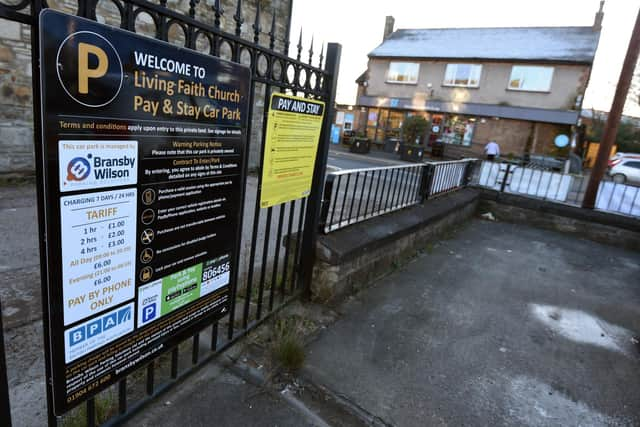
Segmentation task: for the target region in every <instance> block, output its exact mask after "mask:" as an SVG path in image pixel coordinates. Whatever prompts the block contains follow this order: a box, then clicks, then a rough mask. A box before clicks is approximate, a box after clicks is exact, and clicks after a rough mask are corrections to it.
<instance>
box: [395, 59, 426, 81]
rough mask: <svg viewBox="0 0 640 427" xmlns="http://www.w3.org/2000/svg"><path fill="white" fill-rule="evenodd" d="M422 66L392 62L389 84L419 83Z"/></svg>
mask: <svg viewBox="0 0 640 427" xmlns="http://www.w3.org/2000/svg"><path fill="white" fill-rule="evenodd" d="M419 70H420V64H417V63H415V62H390V63H389V72H388V73H387V82H389V83H405V84H416V83H418V71H419Z"/></svg>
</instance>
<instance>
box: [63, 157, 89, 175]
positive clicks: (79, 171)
mask: <svg viewBox="0 0 640 427" xmlns="http://www.w3.org/2000/svg"><path fill="white" fill-rule="evenodd" d="M90 156H91V155H89V157H90ZM90 174H91V164H90V163H89V161H88V160H87V159H85V158H84V157H75V158H73V159H71V161H70V162H69V165H68V166H67V181H83V180H85V179H87V177H88V176H89V175H90Z"/></svg>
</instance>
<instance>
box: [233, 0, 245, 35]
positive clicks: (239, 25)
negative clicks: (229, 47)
mask: <svg viewBox="0 0 640 427" xmlns="http://www.w3.org/2000/svg"><path fill="white" fill-rule="evenodd" d="M233 19H234V20H235V21H236V36H240V34H241V33H242V23H243V22H244V19H243V18H242V0H238V3H237V6H236V14H235V15H233Z"/></svg>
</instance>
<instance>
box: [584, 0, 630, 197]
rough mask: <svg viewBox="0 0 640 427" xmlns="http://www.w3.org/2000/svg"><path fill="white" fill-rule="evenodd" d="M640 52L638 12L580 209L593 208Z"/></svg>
mask: <svg viewBox="0 0 640 427" xmlns="http://www.w3.org/2000/svg"><path fill="white" fill-rule="evenodd" d="M639 51H640V10H639V11H638V15H637V16H636V23H635V26H634V27H633V33H631V40H630V41H629V48H628V49H627V55H626V57H625V59H624V64H623V66H622V71H621V72H620V79H619V80H618V86H617V87H616V94H615V97H614V98H613V104H612V105H611V111H609V117H607V124H606V126H605V128H604V133H603V135H602V141H600V147H599V149H598V156H597V157H596V164H595V165H594V166H593V169H592V170H591V176H590V177H589V185H588V186H587V191H586V192H585V195H584V200H583V202H582V207H583V208H587V209H593V208H594V207H595V202H596V196H597V195H598V188H599V187H600V181H602V177H603V176H604V173H605V171H606V169H607V161H608V159H609V153H610V152H611V147H613V143H614V142H615V140H616V134H617V133H618V126H619V125H620V117H621V116H622V110H623V108H624V103H625V101H626V99H627V93H628V92H629V87H630V86H631V79H632V78H633V70H634V68H635V66H636V62H637V61H638V52H639Z"/></svg>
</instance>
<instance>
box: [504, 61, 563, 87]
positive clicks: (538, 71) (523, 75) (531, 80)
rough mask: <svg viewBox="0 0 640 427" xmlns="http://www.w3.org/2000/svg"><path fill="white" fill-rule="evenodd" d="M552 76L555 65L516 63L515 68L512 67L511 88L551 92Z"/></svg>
mask: <svg viewBox="0 0 640 427" xmlns="http://www.w3.org/2000/svg"><path fill="white" fill-rule="evenodd" d="M552 78H553V67H537V66H531V65H514V66H513V68H511V78H510V79H509V89H512V90H528V91H532V92H549V91H550V90H551V79H552Z"/></svg>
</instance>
